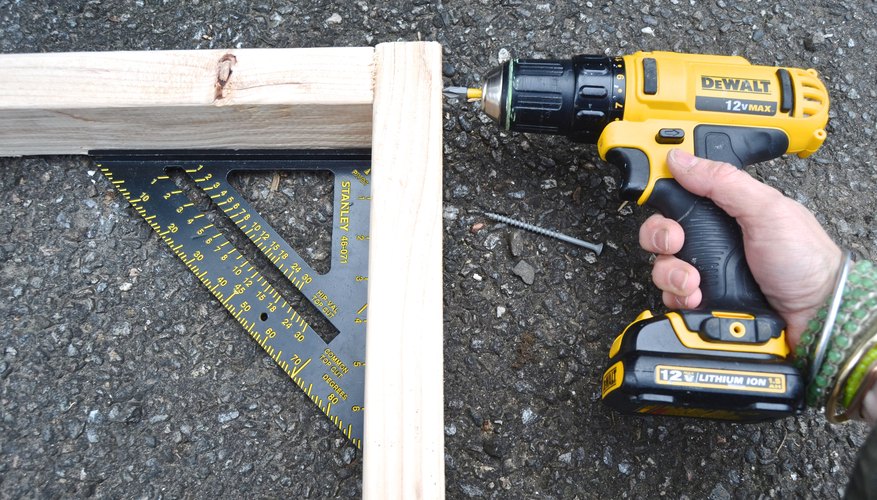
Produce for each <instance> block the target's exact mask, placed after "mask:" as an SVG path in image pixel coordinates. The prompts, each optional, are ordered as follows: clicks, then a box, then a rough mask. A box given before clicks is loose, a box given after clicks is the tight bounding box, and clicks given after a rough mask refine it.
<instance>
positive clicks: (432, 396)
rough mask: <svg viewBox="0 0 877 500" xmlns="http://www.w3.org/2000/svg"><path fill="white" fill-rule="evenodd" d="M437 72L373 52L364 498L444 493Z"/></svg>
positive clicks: (410, 53) (386, 50)
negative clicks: (372, 132) (373, 85)
mask: <svg viewBox="0 0 877 500" xmlns="http://www.w3.org/2000/svg"><path fill="white" fill-rule="evenodd" d="M441 91H442V74H441V46H440V45H439V44H437V43H388V44H381V45H378V46H377V47H376V49H375V102H374V118H373V122H374V135H373V138H372V155H373V158H372V177H371V179H372V199H373V201H372V212H371V228H370V248H369V309H368V338H367V342H366V392H365V431H364V432H365V439H364V442H363V450H364V463H363V497H364V498H366V499H373V500H384V499H400V498H404V499H416V498H430V499H432V498H444V492H445V485H444V397H443V373H442V370H443V357H442V344H443V342H442V341H443V333H442V215H441V214H442V100H441Z"/></svg>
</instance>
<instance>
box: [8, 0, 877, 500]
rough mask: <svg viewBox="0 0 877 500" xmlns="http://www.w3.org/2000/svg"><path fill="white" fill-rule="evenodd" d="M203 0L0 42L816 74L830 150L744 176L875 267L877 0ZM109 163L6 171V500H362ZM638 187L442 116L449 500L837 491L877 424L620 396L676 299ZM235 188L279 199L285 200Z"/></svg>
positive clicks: (52, 13)
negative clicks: (651, 327) (622, 410)
mask: <svg viewBox="0 0 877 500" xmlns="http://www.w3.org/2000/svg"><path fill="white" fill-rule="evenodd" d="M185 4H187V5H186V6H182V5H184V3H183V2H158V1H153V0H135V1H123V0H111V1H100V0H92V1H88V2H60V3H57V4H56V3H55V2H46V1H40V2H13V1H8V0H0V51H2V52H43V51H73V50H138V49H196V48H208V47H292V46H329V45H337V46H361V45H373V44H377V43H380V42H384V41H395V40H417V39H423V40H437V41H439V42H441V43H442V44H443V45H444V51H445V63H444V74H445V77H446V78H445V80H446V82H447V83H448V84H455V85H465V84H468V83H471V82H477V81H479V79H480V77H481V76H482V75H484V74H485V73H486V72H487V71H488V70H489V69H490V68H492V67H493V66H494V65H495V64H497V62H498V60H500V59H504V58H507V57H510V56H512V57H514V56H522V57H523V56H526V57H566V56H569V55H572V54H576V53H600V54H608V55H616V54H623V53H627V52H632V51H635V50H639V49H665V50H677V51H690V52H704V53H722V54H739V55H745V56H746V57H748V58H749V59H750V60H752V61H753V62H756V63H760V64H768V65H771V64H777V65H788V66H801V67H814V68H817V69H818V70H819V71H820V72H821V74H822V76H823V78H824V79H825V81H826V83H827V85H828V88H829V91H830V93H831V97H832V99H833V102H832V106H833V108H832V113H831V123H830V126H829V129H828V132H829V136H828V140H827V141H826V143H825V146H824V147H823V148H822V149H821V150H820V151H819V152H818V153H817V154H816V155H814V156H813V157H812V158H809V159H806V160H800V159H797V158H784V159H779V160H775V161H770V162H766V163H764V164H760V165H758V166H756V167H753V168H750V169H749V171H750V172H751V173H752V174H754V175H756V176H757V177H758V178H760V179H762V180H764V181H765V182H767V183H769V184H771V185H773V186H775V187H777V188H778V189H780V190H782V191H783V192H784V193H785V194H787V195H788V196H790V197H792V198H794V199H796V200H798V201H800V202H802V203H803V204H804V205H806V206H807V207H809V208H810V209H812V210H813V211H815V212H816V214H817V217H818V218H819V220H820V221H821V222H823V224H824V225H825V226H826V228H827V229H828V231H829V233H830V234H831V235H832V236H833V237H834V238H835V239H836V240H837V241H838V242H839V243H841V244H842V245H844V246H846V247H849V248H851V249H853V250H854V251H855V252H856V253H857V254H858V255H860V256H863V257H866V258H870V259H877V221H875V219H874V214H875V205H877V158H875V147H874V146H875V144H877V137H875V130H877V106H875V104H874V103H875V98H877V90H875V88H877V75H875V66H874V60H875V53H874V51H875V47H877V29H875V27H874V23H873V19H874V17H875V15H877V3H875V2H874V1H871V0H868V1H861V2H817V1H813V0H804V1H798V2H790V1H783V2H778V3H777V4H776V5H774V3H773V2H762V1H758V0H737V1H734V0H716V1H712V0H710V1H705V2H701V1H695V0H653V1H648V2H636V3H634V2H630V3H625V2H605V3H604V2H597V1H593V2H591V1H588V2H581V1H571V2H554V1H546V2H542V3H526V2H522V1H519V0H506V1H503V2H500V1H497V0H479V1H472V2H446V3H438V4H436V3H430V2H425V1H420V0H414V1H392V2H380V5H374V4H373V3H372V2H364V1H357V2H340V1H339V2H327V1H319V0H318V1H312V2H306V3H305V2H302V3H301V4H300V5H299V4H293V3H286V2H274V1H268V0H266V1H262V2H256V3H252V4H249V3H247V2H243V1H239V0H228V1H224V2H204V1H200V2H199V1H197V0H194V1H192V2H185ZM94 171H95V167H94V165H93V164H92V163H91V161H90V160H89V159H88V158H84V157H41V158H22V159H5V160H0V297H2V301H0V318H2V319H3V322H2V326H0V340H2V343H0V349H2V350H0V497H3V498H15V497H49V498H54V497H86V496H97V497H111V498H115V497H145V498H159V497H162V498H177V497H208V496H219V495H223V496H241V495H244V496H267V497H277V496H281V495H283V496H290V495H296V496H298V497H300V498H323V497H351V496H354V495H357V494H358V493H359V492H360V477H361V455H360V453H359V452H358V451H356V450H355V449H354V448H353V447H352V446H351V445H349V444H347V443H346V441H345V440H344V438H343V437H342V436H341V435H340V434H339V433H338V432H337V431H334V430H332V428H331V425H330V424H329V422H328V421H327V420H326V419H325V418H324V417H322V416H321V414H320V413H319V412H318V411H317V410H316V408H315V407H314V406H313V405H312V404H310V402H309V401H308V400H307V399H306V398H305V396H304V395H303V394H302V393H301V392H300V391H299V390H298V389H297V388H295V387H294V385H293V384H291V383H290V382H289V380H288V378H287V377H286V376H285V375H284V374H283V373H282V372H281V371H280V370H278V369H276V368H275V367H274V365H273V362H271V361H270V360H269V359H268V357H267V356H265V355H264V354H263V353H262V351H261V350H260V349H259V348H258V346H256V345H255V343H254V342H253V341H251V340H250V339H248V338H247V335H246V334H244V332H243V331H241V329H240V328H239V327H238V325H237V324H236V323H235V322H234V321H233V320H232V319H231V318H230V317H228V315H227V314H226V313H225V312H224V309H222V308H221V307H220V305H219V304H218V303H217V302H216V301H215V300H213V299H212V298H211V296H210V295H209V294H208V292H207V291H206V290H205V289H203V287H201V286H200V284H198V282H197V280H196V279H195V278H194V277H193V276H191V275H190V274H189V273H188V272H187V271H186V269H185V267H184V266H183V264H182V263H181V262H179V261H178V260H177V259H176V258H175V257H173V256H172V255H171V253H170V252H169V251H168V250H167V248H165V245H164V244H163V243H162V242H161V241H160V240H159V239H158V238H157V237H156V236H155V235H154V234H152V232H151V230H150V229H149V228H148V226H147V225H146V224H145V223H144V222H143V221H142V220H141V219H140V218H139V216H137V214H136V212H134V211H133V210H131V209H130V208H129V207H128V205H127V203H126V202H125V201H124V200H123V199H122V198H121V197H120V196H119V195H118V194H116V193H115V191H114V190H113V189H112V187H111V185H110V184H109V183H108V182H107V181H106V180H105V179H103V178H102V177H101V176H100V175H99V174H97V173H95V172H94ZM617 179H618V176H617V172H616V171H615V170H614V169H613V167H611V166H609V165H607V164H605V163H603V162H601V161H600V160H599V159H598V157H597V154H596V152H595V150H594V148H593V147H588V146H581V145H573V144H570V143H568V142H566V141H564V140H562V139H558V138H550V137H537V136H525V135H509V134H505V133H500V132H498V131H497V130H496V129H495V128H494V126H493V125H492V124H491V123H488V121H487V120H486V119H485V118H484V117H483V116H482V115H480V114H479V113H478V111H477V108H476V107H475V106H473V105H467V104H460V103H448V104H446V106H445V188H444V189H445V212H444V213H445V241H444V243H445V250H444V257H445V259H444V270H445V274H444V278H445V338H446V340H445V366H446V371H445V391H446V392H445V398H446V408H445V435H446V450H445V456H446V473H447V493H448V497H449V498H469V497H485V498H537V497H538V498H557V499H560V498H564V499H566V498H591V497H613V498H615V497H636V498H645V497H657V496H668V497H671V498H710V499H727V498H738V497H740V498H753V497H816V498H834V497H838V496H839V495H840V494H841V493H842V491H843V489H844V486H845V484H846V476H847V474H848V471H849V470H850V468H851V467H852V463H853V460H854V457H855V453H856V450H857V448H858V446H859V445H861V443H862V442H863V441H864V438H865V433H866V429H865V428H864V427H863V426H862V425H858V424H856V425H849V426H844V427H834V426H829V425H827V424H826V423H825V421H824V418H823V417H822V416H821V415H819V414H817V413H815V412H808V413H806V414H805V415H803V416H801V417H800V418H795V419H787V420H783V421H779V422H774V423H767V424H760V425H745V426H744V425H735V424H726V423H715V422H705V421H697V420H687V419H669V418H652V417H646V418H631V417H624V416H620V415H618V414H615V413H612V412H611V411H610V410H608V409H607V408H605V407H604V406H603V405H601V404H600V403H599V387H598V380H599V376H600V374H601V372H602V369H603V367H604V360H605V356H606V353H607V351H608V348H609V344H610V342H611V340H612V339H613V338H614V336H615V334H616V333H617V332H618V331H619V330H620V329H621V328H623V327H624V326H625V325H626V324H627V323H628V322H629V321H630V320H631V319H632V318H633V317H634V316H635V315H636V314H637V313H638V312H639V311H640V310H642V309H643V308H652V309H661V305H660V295H659V293H658V292H657V291H656V290H655V289H654V287H652V286H651V284H650V277H649V271H650V260H649V259H650V256H649V255H648V254H646V253H645V252H643V251H641V250H640V249H639V248H638V246H637V228H638V226H639V224H640V223H641V221H642V220H643V219H644V218H645V217H646V216H647V215H648V212H647V211H646V210H644V209H639V208H632V207H630V206H627V207H624V208H621V206H620V205H621V204H620V202H619V201H618V192H617V191H618V187H617V182H618V181H617ZM242 182H243V183H244V185H245V186H251V187H247V190H250V191H253V193H254V194H253V196H255V197H257V198H258V197H265V196H268V194H267V190H268V187H267V185H268V184H269V183H268V182H264V181H259V180H257V181H246V180H244V181H242ZM248 182H250V184H248ZM284 182H289V183H291V184H292V185H293V187H294V185H295V182H296V181H295V180H284ZM307 182H312V180H308V181H307ZM290 189H292V188H290ZM330 190H331V188H330ZM279 192H280V193H286V194H289V193H288V192H287V191H286V190H284V189H280V191H279ZM290 192H292V191H290ZM323 194H325V193H323ZM298 200H299V199H296V200H293V201H294V202H295V203H292V202H290V203H281V204H280V205H278V206H282V207H283V208H284V210H288V212H289V213H288V215H286V216H283V217H280V221H279V222H278V225H279V226H281V227H284V226H285V227H287V229H291V230H292V231H293V233H295V229H294V227H292V226H293V225H294V224H295V221H303V220H305V221H308V224H310V223H313V224H317V225H319V222H320V219H321V217H311V216H310V215H309V214H310V213H311V212H313V211H312V210H311V209H309V208H308V207H309V206H310V207H313V204H314V203H320V204H321V206H323V207H325V201H321V200H322V199H318V200H309V201H308V203H305V204H298V205H297V203H298ZM265 206H268V207H271V206H274V205H273V204H272V203H267V204H266V205H265ZM485 211H494V212H498V213H503V214H508V215H511V216H514V217H518V218H520V219H524V220H527V221H529V222H534V223H537V224H541V225H544V226H546V227H549V228H554V229H559V230H561V231H563V232H566V233H569V234H571V235H573V236H575V237H578V238H581V239H586V240H595V241H602V242H604V243H605V244H606V249H605V251H604V253H603V255H602V256H601V257H598V258H597V257H594V256H593V255H592V254H591V253H589V252H587V251H585V250H583V249H580V248H577V247H571V246H568V245H565V244H561V243H559V242H556V241H554V240H548V239H545V238H543V237H540V236H536V235H533V234H530V233H522V232H518V231H516V230H512V229H511V228H509V227H507V226H505V225H502V224H497V223H494V222H492V221H489V220H488V219H486V217H484V216H483V215H482V214H483V212H485ZM324 218H325V217H323V219H324ZM299 232H300V231H299ZM308 232H311V231H308ZM313 233H315V234H319V233H320V231H318V230H315V231H313ZM290 239H291V240H292V239H293V238H292V237H290ZM296 241H297V242H299V241H300V242H301V243H300V244H302V245H305V246H307V245H308V241H307V238H305V239H298V240H296ZM314 248H315V249H316V250H313V251H311V252H310V253H309V255H310V256H311V257H312V258H314V259H315V260H319V259H320V258H321V255H323V254H324V253H325V251H320V250H319V248H325V247H319V246H314Z"/></svg>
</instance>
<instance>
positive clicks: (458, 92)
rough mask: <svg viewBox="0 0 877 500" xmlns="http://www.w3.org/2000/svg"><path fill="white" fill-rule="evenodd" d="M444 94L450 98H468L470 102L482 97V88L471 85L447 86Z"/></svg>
mask: <svg viewBox="0 0 877 500" xmlns="http://www.w3.org/2000/svg"><path fill="white" fill-rule="evenodd" d="M442 94H444V96H445V97H447V98H449V99H466V100H467V101H470V102H471V101H478V100H480V99H481V89H476V88H470V87H445V89H444V91H442Z"/></svg>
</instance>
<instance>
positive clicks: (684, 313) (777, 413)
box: [446, 52, 828, 421]
mask: <svg viewBox="0 0 877 500" xmlns="http://www.w3.org/2000/svg"><path fill="white" fill-rule="evenodd" d="M446 93H450V94H451V95H456V96H460V97H465V98H468V99H470V100H480V101H481V105H482V110H483V111H484V112H485V113H486V114H487V115H489V116H490V117H491V118H493V119H494V120H495V121H496V122H497V123H498V124H499V126H500V127H502V128H504V129H506V130H513V131H519V132H531V133H540V134H557V135H564V136H566V137H568V138H570V139H571V140H573V141H576V142H583V143H591V144H597V149H598V151H599V154H600V157H601V158H603V159H604V160H606V161H608V162H610V163H612V164H614V165H616V166H617V167H619V168H620V169H621V173H622V176H623V179H622V183H621V188H620V191H621V196H622V198H624V199H626V200H630V201H636V202H637V204H640V205H643V204H644V205H647V206H649V207H652V208H654V209H657V210H658V211H659V212H661V213H662V214H663V215H664V216H666V217H670V218H672V219H674V220H676V221H678V222H679V224H681V225H682V228H683V229H684V231H685V244H684V246H683V248H682V250H681V251H680V252H679V253H678V254H677V257H679V258H681V259H683V260H685V261H687V262H689V263H691V264H692V265H694V267H695V268H696V269H697V270H698V272H699V273H700V276H701V285H700V288H701V291H702V292H703V300H702V302H701V305H700V308H699V309H696V310H676V311H670V312H667V313H666V314H663V315H659V316H656V315H654V314H652V312H650V311H644V312H642V313H641V314H640V315H639V316H637V318H636V319H635V320H634V321H633V322H632V323H631V324H630V325H628V326H627V328H625V329H624V330H623V331H622V332H621V334H620V335H618V337H617V338H616V339H615V341H614V342H613V343H612V347H611V349H610V351H609V365H608V368H607V369H606V371H605V372H604V374H603V383H602V395H603V401H604V402H606V403H607V404H608V405H610V406H611V407H613V408H615V409H617V410H620V411H622V412H625V413H640V414H663V415H681V416H696V417H707V418H718V419H729V420H739V421H759V420H767V419H773V418H779V417H783V416H786V415H790V414H794V413H796V412H797V411H798V410H799V409H800V408H801V404H802V403H801V402H802V395H803V390H804V386H805V382H806V381H805V379H804V378H803V376H802V375H801V374H800V373H799V372H798V371H797V370H796V369H795V368H794V367H793V366H792V363H791V360H790V359H789V349H788V347H787V345H786V341H785V332H784V328H785V324H784V323H783V321H782V320H781V319H780V317H779V316H778V315H777V314H776V313H775V312H773V311H772V310H771V309H770V306H769V305H768V303H767V301H766V300H765V298H764V295H763V294H762V293H761V290H760V289H759V287H758V285H757V284H756V282H755V280H754V279H753V277H752V274H751V272H750V271H749V267H748V266H747V264H746V258H745V255H744V253H743V240H742V236H741V232H740V227H739V226H738V225H737V223H736V221H735V220H734V219H732V218H731V217H730V216H728V215H727V214H726V213H724V212H723V211H722V210H721V209H719V208H718V207H717V206H716V205H715V204H714V203H713V202H711V201H710V200H708V199H706V198H702V197H698V196H695V195H692V194H691V193H689V192H687V191H685V190H684V189H683V188H682V187H681V186H680V185H679V184H678V183H677V182H676V181H675V180H674V179H673V176H672V175H671V174H670V171H669V170H668V168H667V164H666V158H667V153H668V152H669V150H670V149H671V148H682V149H685V150H687V151H689V152H690V153H693V154H694V155H696V156H700V157H703V158H709V159H712V160H719V161H724V162H728V163H730V164H732V165H735V166H737V167H738V168H742V167H744V166H746V165H751V164H753V163H756V162H760V161H766V160H770V159H772V158H777V157H779V156H782V155H783V154H787V153H794V154H797V155H798V156H799V157H801V158H804V157H807V156H809V155H810V154H811V153H813V152H814V151H816V150H817V149H818V148H819V147H820V146H821V145H822V142H823V141H824V140H825V125H826V123H827V121H828V94H827V92H826V90H825V86H824V85H823V84H822V82H821V81H820V79H819V77H818V75H817V73H816V71H815V70H813V69H807V70H803V69H798V68H780V67H773V66H754V65H751V64H750V63H749V62H748V61H747V60H746V59H744V58H742V57H731V56H713V55H695V54H677V53H669V52H637V53H635V54H632V55H627V56H622V57H605V56H591V55H580V56H575V57H573V58H571V59H565V60H523V59H522V60H512V61H509V62H506V63H504V64H503V65H502V66H501V67H499V68H497V69H496V70H494V71H492V72H491V73H490V74H488V76H487V78H486V80H485V83H484V85H483V87H482V88H480V89H477V88H461V87H452V88H449V89H446Z"/></svg>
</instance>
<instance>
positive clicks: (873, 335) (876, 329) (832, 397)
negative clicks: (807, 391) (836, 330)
mask: <svg viewBox="0 0 877 500" xmlns="http://www.w3.org/2000/svg"><path fill="white" fill-rule="evenodd" d="M869 326H870V327H869V328H868V332H867V334H866V335H865V338H863V339H862V340H861V341H860V342H859V345H858V346H857V347H856V350H855V351H854V352H853V353H852V355H851V356H850V357H849V358H848V359H847V360H846V362H845V363H844V364H843V366H842V367H841V369H840V373H839V374H838V380H837V383H835V384H834V387H833V388H832V389H831V393H830V394H829V396H828V401H827V402H826V404H825V416H826V418H828V421H829V422H831V423H833V424H839V423H841V422H846V421H847V420H849V419H850V417H852V416H854V415H855V413H854V412H856V411H858V408H855V407H851V406H847V409H846V411H844V412H843V413H841V414H837V403H838V399H840V397H839V396H840V393H841V392H842V391H841V389H842V388H844V387H845V386H846V385H847V384H848V382H849V378H850V375H851V374H852V373H853V371H855V369H857V368H858V367H859V366H860V362H861V361H863V357H864V356H865V353H867V352H870V350H872V349H874V348H875V347H877V322H873V323H872V324H871V325H869ZM862 364H864V363H862ZM869 364H870V363H869ZM865 366H867V365H865ZM861 382H862V380H860V381H859V383H860V384H861ZM869 388H870V387H861V386H860V387H857V388H856V392H859V391H861V392H864V391H865V390H868V389H869ZM861 399H864V394H863V395H862V398H861ZM859 403H861V402H860V401H859Z"/></svg>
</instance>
